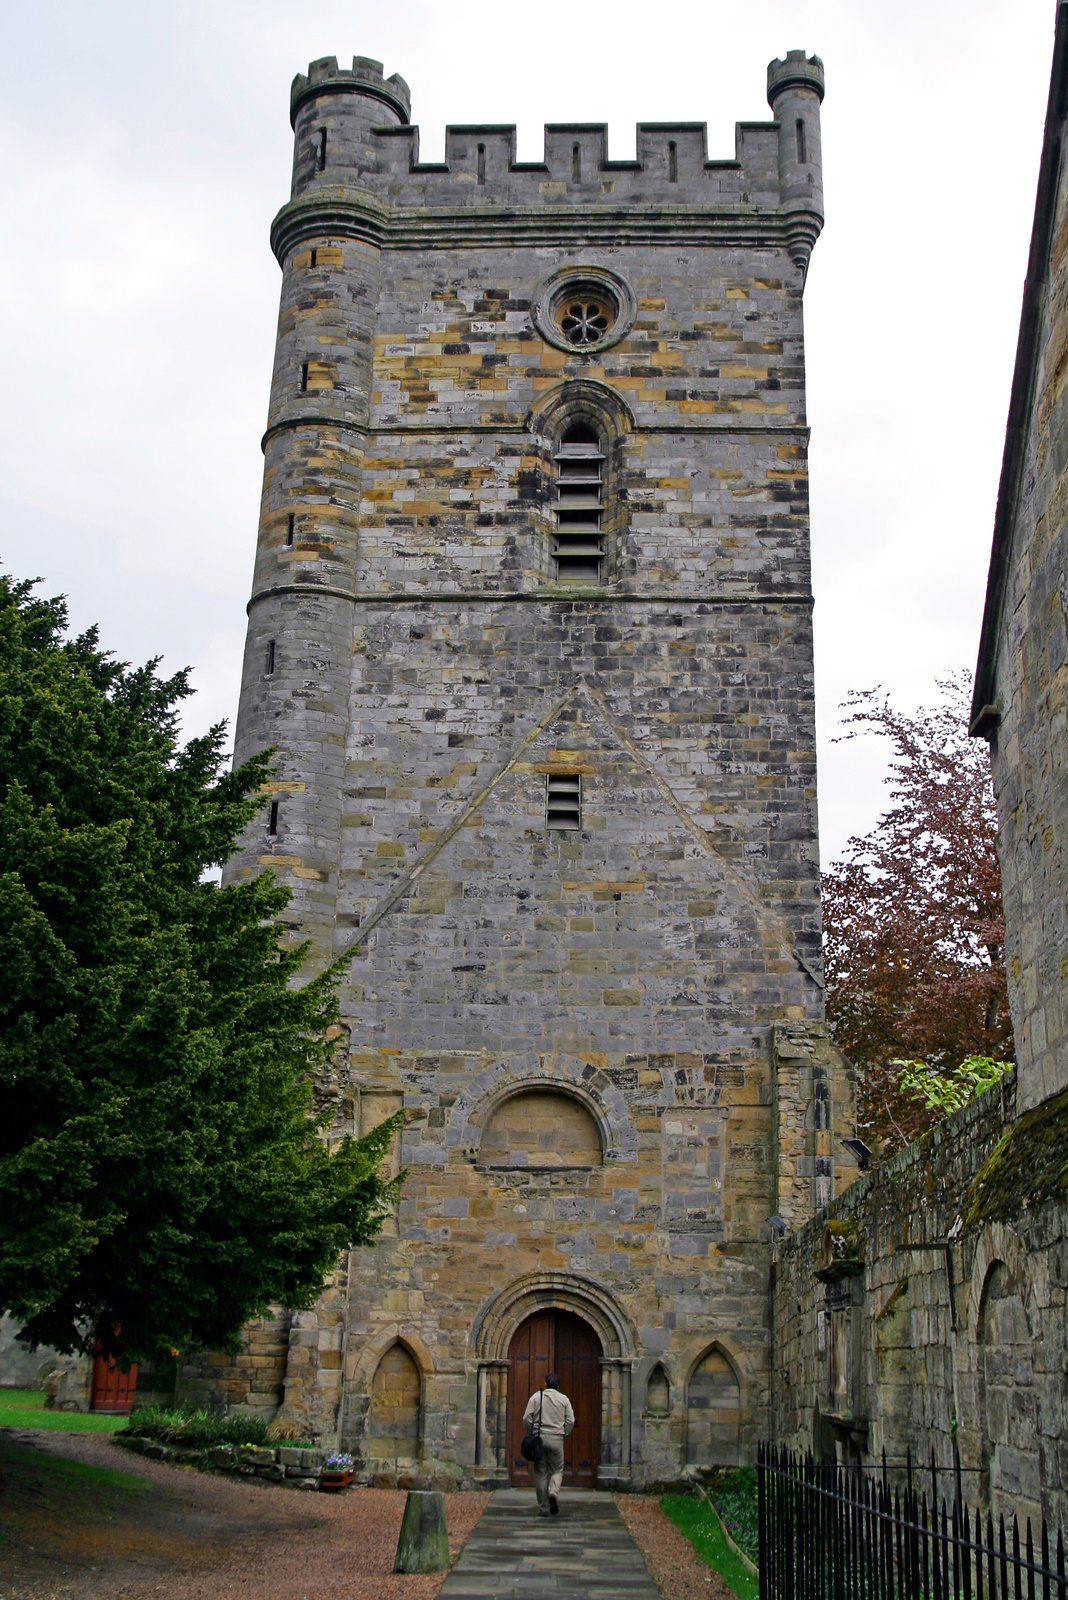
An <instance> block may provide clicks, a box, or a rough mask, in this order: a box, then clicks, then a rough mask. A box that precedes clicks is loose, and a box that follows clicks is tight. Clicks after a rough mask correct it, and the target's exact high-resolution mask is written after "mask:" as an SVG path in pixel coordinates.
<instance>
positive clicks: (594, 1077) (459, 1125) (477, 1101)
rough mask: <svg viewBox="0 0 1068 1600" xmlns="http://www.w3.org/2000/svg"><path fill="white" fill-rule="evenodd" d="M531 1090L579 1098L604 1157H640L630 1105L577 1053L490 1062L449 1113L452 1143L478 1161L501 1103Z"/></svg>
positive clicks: (614, 1086) (616, 1159) (610, 1158)
mask: <svg viewBox="0 0 1068 1600" xmlns="http://www.w3.org/2000/svg"><path fill="white" fill-rule="evenodd" d="M530 1090H543V1091H545V1092H550V1093H551V1092H560V1093H563V1094H567V1095H570V1096H572V1097H573V1098H574V1099H575V1100H577V1101H578V1102H579V1104H580V1105H582V1106H583V1107H584V1108H585V1109H586V1111H588V1112H589V1114H590V1116H591V1117H592V1118H593V1121H594V1122H595V1123H596V1125H597V1133H598V1137H599V1139H600V1144H601V1157H602V1160H604V1161H606V1162H617V1161H634V1160H636V1159H637V1155H638V1129H637V1127H636V1125H635V1122H634V1118H633V1116H632V1115H631V1112H630V1107H629V1106H628V1105H627V1102H626V1100H625V1099H624V1098H623V1095H622V1094H621V1092H620V1090H619V1089H618V1088H617V1087H616V1085H615V1084H614V1083H613V1082H612V1080H611V1078H609V1077H608V1076H607V1075H606V1074H605V1073H603V1072H602V1071H601V1070H600V1069H599V1068H598V1067H594V1066H592V1065H591V1064H590V1063H589V1062H586V1061H583V1060H581V1058H579V1057H574V1058H571V1057H554V1058H551V1059H546V1058H544V1057H543V1058H542V1059H541V1060H540V1061H539V1062H538V1063H537V1065H527V1064H525V1063H516V1062H510V1061H499V1062H496V1063H495V1064H494V1065H493V1066H491V1067H486V1068H485V1069H484V1070H483V1071H482V1072H480V1073H478V1074H477V1075H476V1076H475V1077H474V1078H472V1079H471V1081H470V1082H469V1083H468V1085H467V1087H466V1088H465V1089H464V1091H463V1092H462V1093H461V1094H459V1095H457V1097H456V1101H455V1103H454V1105H453V1107H452V1111H451V1112H450V1114H449V1126H448V1133H447V1137H448V1142H449V1144H450V1146H452V1147H453V1148H456V1147H459V1149H460V1150H461V1151H462V1153H463V1155H464V1156H465V1157H466V1159H467V1160H468V1161H472V1162H478V1161H480V1159H481V1147H482V1136H483V1133H484V1131H485V1128H486V1126H487V1124H488V1123H489V1122H490V1120H491V1118H492V1117H493V1116H494V1113H495V1112H496V1110H497V1108H498V1107H499V1106H500V1105H502V1104H503V1103H504V1102H505V1101H507V1100H509V1099H511V1098H512V1096H513V1095H516V1094H521V1093H524V1092H527V1091H530Z"/></svg>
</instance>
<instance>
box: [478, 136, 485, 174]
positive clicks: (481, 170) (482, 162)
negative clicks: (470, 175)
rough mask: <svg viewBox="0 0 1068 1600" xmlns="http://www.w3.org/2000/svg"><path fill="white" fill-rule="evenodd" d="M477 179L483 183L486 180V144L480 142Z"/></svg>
mask: <svg viewBox="0 0 1068 1600" xmlns="http://www.w3.org/2000/svg"><path fill="white" fill-rule="evenodd" d="M478 181H479V183H485V181H486V146H485V145H484V144H480V145H479V147H478Z"/></svg>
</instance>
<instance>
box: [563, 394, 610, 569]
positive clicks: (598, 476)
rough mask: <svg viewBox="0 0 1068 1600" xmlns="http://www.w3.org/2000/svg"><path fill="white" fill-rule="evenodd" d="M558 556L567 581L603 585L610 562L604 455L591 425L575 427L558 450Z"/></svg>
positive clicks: (570, 430)
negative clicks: (606, 550) (606, 541)
mask: <svg viewBox="0 0 1068 1600" xmlns="http://www.w3.org/2000/svg"><path fill="white" fill-rule="evenodd" d="M555 460H556V505H555V506H554V508H553V509H554V511H555V513H556V533H555V538H554V541H553V560H554V561H555V562H556V575H557V577H558V578H560V579H561V580H562V581H565V582H566V581H568V580H571V581H579V582H586V583H599V582H600V580H601V563H602V561H603V560H604V531H603V528H602V518H603V516H604V501H603V489H604V477H603V473H602V468H603V465H604V454H603V452H602V450H601V442H600V440H599V439H598V437H597V434H596V433H595V432H594V430H593V428H591V427H590V426H589V425H588V424H587V423H578V424H576V426H575V427H573V428H569V429H568V430H567V432H566V433H565V434H564V437H563V439H562V440H561V441H560V445H559V447H558V449H557V451H556V456H555Z"/></svg>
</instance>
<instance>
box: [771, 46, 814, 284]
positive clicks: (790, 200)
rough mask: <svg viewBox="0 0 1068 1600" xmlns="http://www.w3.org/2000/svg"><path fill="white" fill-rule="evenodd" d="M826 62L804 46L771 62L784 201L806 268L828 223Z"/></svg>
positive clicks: (793, 247) (795, 258)
mask: <svg viewBox="0 0 1068 1600" xmlns="http://www.w3.org/2000/svg"><path fill="white" fill-rule="evenodd" d="M823 95H824V76H823V62H822V61H821V60H820V58H819V56H806V55H805V52H804V51H803V50H788V51H787V53H786V60H785V61H780V60H779V59H778V58H776V59H775V60H774V61H769V62H768V104H769V105H770V107H771V109H772V111H773V113H774V115H775V120H776V122H777V123H778V125H779V203H780V205H781V206H782V209H783V211H784V212H785V213H786V215H787V218H788V221H789V232H788V235H787V249H788V250H789V253H790V260H791V261H792V262H793V263H794V265H795V266H796V267H800V268H801V270H802V272H806V271H807V270H808V260H809V257H810V255H811V254H812V246H813V245H814V244H815V242H816V240H817V238H818V237H819V234H820V230H821V228H822V227H823V152H822V148H821V145H820V103H821V101H822V100H823Z"/></svg>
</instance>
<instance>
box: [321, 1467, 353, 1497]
mask: <svg viewBox="0 0 1068 1600" xmlns="http://www.w3.org/2000/svg"><path fill="white" fill-rule="evenodd" d="M355 1476H356V1469H355V1468H354V1467H344V1468H342V1470H341V1471H340V1472H334V1471H327V1469H326V1467H324V1468H323V1470H322V1472H321V1473H320V1474H319V1487H320V1489H325V1490H326V1491H327V1493H331V1494H332V1493H334V1492H335V1491H336V1490H338V1489H347V1488H348V1486H349V1484H350V1483H351V1482H352V1480H353V1478H354V1477H355Z"/></svg>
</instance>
